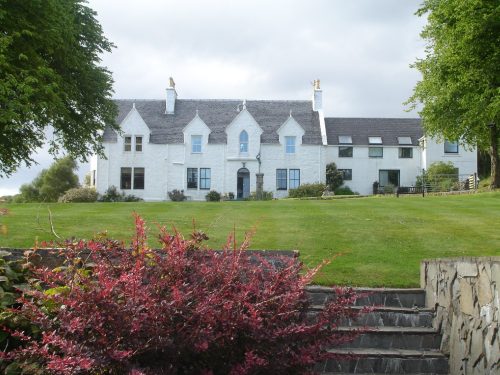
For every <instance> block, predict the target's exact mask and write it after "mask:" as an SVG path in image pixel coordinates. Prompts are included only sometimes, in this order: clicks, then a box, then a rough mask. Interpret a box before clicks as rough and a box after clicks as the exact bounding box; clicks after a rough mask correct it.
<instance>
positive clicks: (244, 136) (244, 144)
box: [240, 130, 248, 153]
mask: <svg viewBox="0 0 500 375" xmlns="http://www.w3.org/2000/svg"><path fill="white" fill-rule="evenodd" d="M247 152H248V133H247V132H246V131H245V130H243V131H242V132H241V133H240V153H247Z"/></svg>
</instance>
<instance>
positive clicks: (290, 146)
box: [285, 136, 297, 154]
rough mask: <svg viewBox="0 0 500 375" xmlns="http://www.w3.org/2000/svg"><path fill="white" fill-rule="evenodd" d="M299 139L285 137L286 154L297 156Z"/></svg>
mask: <svg viewBox="0 0 500 375" xmlns="http://www.w3.org/2000/svg"><path fill="white" fill-rule="evenodd" d="M296 142H297V137H295V136H286V137H285V153H286V154H295V149H296V146H295V145H296Z"/></svg>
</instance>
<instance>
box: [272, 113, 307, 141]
mask: <svg viewBox="0 0 500 375" xmlns="http://www.w3.org/2000/svg"><path fill="white" fill-rule="evenodd" d="M276 133H278V136H279V140H280V143H281V144H282V145H284V144H285V137H290V136H291V137H297V144H299V145H300V144H302V136H303V135H304V134H305V130H304V128H303V127H302V126H300V124H299V123H298V122H297V121H295V119H294V118H293V116H290V117H288V119H287V120H286V121H285V122H284V123H283V124H282V125H281V126H280V127H279V129H278V130H276Z"/></svg>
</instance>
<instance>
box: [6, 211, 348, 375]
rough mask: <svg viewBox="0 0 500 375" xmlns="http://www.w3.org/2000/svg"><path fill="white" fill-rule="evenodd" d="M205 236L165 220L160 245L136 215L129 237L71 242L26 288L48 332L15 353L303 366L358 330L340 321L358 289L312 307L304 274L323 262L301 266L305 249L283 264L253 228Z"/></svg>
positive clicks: (139, 363) (163, 367)
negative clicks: (249, 236) (238, 234)
mask: <svg viewBox="0 0 500 375" xmlns="http://www.w3.org/2000/svg"><path fill="white" fill-rule="evenodd" d="M203 239H205V236H203V235H202V234H200V233H199V232H198V233H195V234H194V235H192V237H191V239H190V240H185V239H184V238H183V237H182V236H181V235H180V234H179V233H177V232H175V233H174V234H169V233H167V231H166V230H165V229H164V228H162V229H161V231H160V235H159V240H160V243H161V249H160V250H152V249H150V248H149V247H148V245H147V241H146V230H145V225H144V222H143V220H142V219H141V218H140V217H138V216H137V217H136V233H135V237H134V239H133V242H132V246H131V248H129V249H125V248H124V246H123V245H122V244H120V243H118V242H115V241H110V240H100V241H90V242H79V243H76V244H67V245H66V249H65V251H64V256H65V265H64V267H60V268H59V269H56V270H52V271H51V270H48V269H36V270H35V271H34V272H35V275H36V277H37V278H38V279H39V280H41V285H43V286H44V288H43V290H42V289H39V290H38V291H33V292H31V293H29V295H26V296H25V297H24V299H23V308H22V313H23V314H25V315H27V316H28V317H29V318H30V319H31V320H32V322H33V323H35V324H37V325H38V326H39V327H40V328H41V330H42V332H43V335H42V337H41V339H38V340H35V339H32V338H30V337H24V340H25V346H24V347H23V348H22V349H18V350H16V351H14V352H11V353H8V354H7V355H6V358H7V359H10V360H12V359H15V360H16V361H18V363H21V364H22V366H27V365H28V364H29V363H37V364H38V366H39V368H40V369H43V371H44V373H46V372H48V373H56V374H80V373H83V374H86V373H88V374H90V373H99V374H103V373H109V374H149V373H151V374H171V373H172V374H198V373H202V374H249V373H251V374H259V373H262V374H294V373H303V372H304V371H307V370H308V369H310V368H311V365H312V364H314V363H315V362H317V361H319V360H322V359H324V358H326V357H327V356H328V354H327V353H326V349H328V348H330V347H332V346H334V345H337V344H340V343H343V342H345V341H348V340H350V339H352V338H353V337H352V336H353V334H352V333H345V332H342V333H339V332H336V331H335V328H336V324H335V322H337V321H339V319H341V318H342V317H346V316H347V317H352V316H354V315H355V314H356V313H355V312H353V311H351V310H349V309H348V308H347V307H348V306H349V305H351V304H352V303H353V302H354V300H355V295H354V293H353V292H352V290H346V291H344V294H343V295H341V296H340V297H339V298H338V299H337V302H335V303H331V304H330V305H328V306H327V308H325V310H324V311H323V312H321V313H320V314H319V315H318V316H317V318H316V319H311V317H310V315H308V314H307V308H308V306H309V302H308V300H307V296H306V294H305V292H304V286H305V285H306V284H307V283H309V282H310V281H311V278H312V277H313V275H314V273H315V272H316V271H317V269H315V270H312V271H310V272H308V273H305V274H303V275H301V274H300V273H299V272H300V269H301V266H300V264H299V263H298V262H297V261H296V260H294V259H290V258H284V257H283V258H281V259H279V262H280V264H281V266H280V267H276V266H275V265H273V264H271V263H270V262H269V260H268V259H265V258H263V257H259V256H255V255H252V256H251V257H250V256H248V255H247V253H246V252H245V251H244V250H245V249H246V248H247V245H248V241H246V240H245V242H244V243H243V244H242V245H241V246H240V247H239V248H234V247H233V245H232V243H233V240H234V239H233V238H229V240H228V242H227V245H226V247H225V249H224V250H223V251H218V252H217V251H211V250H207V249H201V248H200V247H201V245H200V243H201V241H202V240H203ZM85 251H87V253H85ZM88 251H89V252H90V253H88ZM82 254H88V255H86V256H85V257H83V256H82ZM47 288H49V289H47ZM18 336H19V337H20V338H22V334H21V333H18Z"/></svg>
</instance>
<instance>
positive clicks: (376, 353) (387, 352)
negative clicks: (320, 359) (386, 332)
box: [328, 348, 446, 359]
mask: <svg viewBox="0 0 500 375" xmlns="http://www.w3.org/2000/svg"><path fill="white" fill-rule="evenodd" d="M328 353H332V354H338V355H346V356H349V355H352V356H355V357H358V358H380V357H387V358H402V359H405V358H446V356H445V355H444V354H443V353H442V352H441V351H439V350H411V349H371V348H369V349H368V348H346V349H340V348H335V349H329V350H328ZM347 359H348V358H347Z"/></svg>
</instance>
